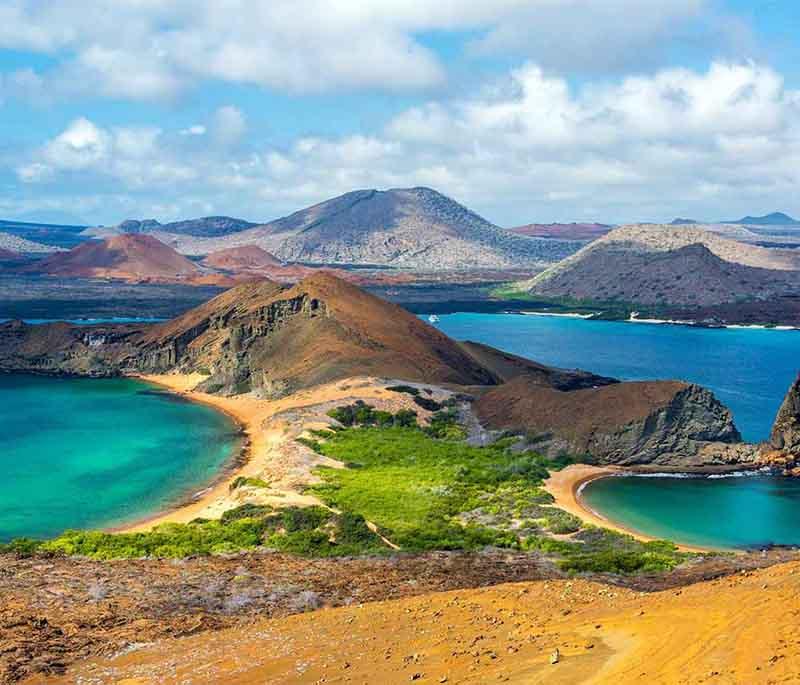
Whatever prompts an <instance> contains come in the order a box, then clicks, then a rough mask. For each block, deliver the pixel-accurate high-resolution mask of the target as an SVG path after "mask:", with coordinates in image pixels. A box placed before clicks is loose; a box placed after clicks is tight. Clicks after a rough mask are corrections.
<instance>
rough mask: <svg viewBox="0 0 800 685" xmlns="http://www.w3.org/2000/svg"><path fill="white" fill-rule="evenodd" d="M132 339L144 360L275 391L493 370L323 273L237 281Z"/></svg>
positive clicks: (475, 380) (230, 384) (227, 388)
mask: <svg viewBox="0 0 800 685" xmlns="http://www.w3.org/2000/svg"><path fill="white" fill-rule="evenodd" d="M140 345H142V346H143V347H144V349H145V351H144V355H145V357H146V358H147V359H148V363H147V366H148V368H151V369H157V370H166V369H174V368H177V369H179V370H182V371H197V370H198V369H201V368H205V369H208V371H209V372H210V373H211V377H210V378H209V379H208V380H207V381H206V382H205V385H204V387H205V388H206V389H208V390H211V391H216V392H223V393H233V392H237V391H238V392H241V391H246V390H251V389H254V390H258V391H259V392H261V393H262V394H265V395H270V396H271V395H281V394H285V393H287V392H289V391H291V390H293V389H295V388H298V387H307V386H311V385H316V384H318V383H323V382H326V381H330V380H334V379H337V378H347V377H349V376H357V375H365V374H366V375H378V376H384V377H390V378H393V377H396V378H402V379H406V380H418V381H428V382H431V383H455V384H461V385H472V384H478V385H480V384H486V383H492V382H494V379H493V377H492V375H491V374H490V373H489V372H488V371H487V370H485V369H483V368H482V367H481V366H480V365H479V364H477V363H476V362H475V361H474V360H473V359H472V358H471V357H469V356H468V355H467V354H466V353H465V352H463V351H462V350H461V349H460V348H459V347H458V345H457V344H456V343H455V342H454V341H452V340H450V339H449V338H448V337H447V336H445V335H444V334H443V333H441V332H439V331H438V330H437V329H436V328H434V327H432V326H429V325H428V324H426V323H424V322H423V321H421V320H420V319H419V318H418V317H416V316H414V315H412V314H410V313H408V312H407V311H406V310H404V309H402V308H401V307H398V306H397V305H393V304H390V303H389V302H385V301H384V300H381V299H379V298H377V297H375V296H373V295H370V294H368V293H366V292H365V291H363V290H361V289H360V288H358V287H356V286H354V285H352V284H350V283H347V282H346V281H343V280H341V279H339V278H337V277H335V276H333V275H331V274H327V273H323V272H320V273H317V274H315V275H313V276H311V277H309V278H306V279H305V280H303V281H302V282H300V283H298V284H297V285H295V286H293V287H291V288H288V289H283V288H281V287H280V286H279V285H277V284H275V283H272V282H270V281H262V282H259V283H250V284H245V285H242V286H239V287H236V288H234V289H232V290H229V291H227V292H225V293H223V294H221V295H219V296H218V297H216V298H214V299H213V300H211V301H209V302H207V303H206V304H205V305H203V306H201V307H198V308H197V309H193V310H191V311H189V312H187V313H186V314H185V315H183V316H181V317H178V318H177V319H175V320H173V321H170V322H168V323H165V324H161V325H157V326H154V327H153V328H151V329H150V330H149V331H147V333H146V334H145V335H144V336H143V338H142V340H141V342H140Z"/></svg>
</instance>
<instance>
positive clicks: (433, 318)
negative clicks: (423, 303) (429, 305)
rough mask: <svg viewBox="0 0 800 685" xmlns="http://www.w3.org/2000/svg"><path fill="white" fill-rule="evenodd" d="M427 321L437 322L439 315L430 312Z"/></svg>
mask: <svg viewBox="0 0 800 685" xmlns="http://www.w3.org/2000/svg"><path fill="white" fill-rule="evenodd" d="M428 321H430V322H431V323H439V317H438V316H436V314H431V315H430V316H429V317H428Z"/></svg>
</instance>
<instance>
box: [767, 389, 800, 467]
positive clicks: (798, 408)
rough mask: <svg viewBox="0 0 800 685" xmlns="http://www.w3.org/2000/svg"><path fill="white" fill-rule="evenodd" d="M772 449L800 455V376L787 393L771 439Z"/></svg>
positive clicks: (773, 427)
mask: <svg viewBox="0 0 800 685" xmlns="http://www.w3.org/2000/svg"><path fill="white" fill-rule="evenodd" d="M769 445H770V447H771V448H772V449H774V450H776V451H779V452H784V453H788V454H790V455H793V456H795V457H800V376H798V377H797V379H796V380H795V382H794V383H792V385H791V387H790V388H789V392H787V393H786V397H785V399H784V400H783V404H782V405H781V408H780V410H779V411H778V416H777V418H776V419H775V424H774V425H773V426H772V433H771V435H770V439H769Z"/></svg>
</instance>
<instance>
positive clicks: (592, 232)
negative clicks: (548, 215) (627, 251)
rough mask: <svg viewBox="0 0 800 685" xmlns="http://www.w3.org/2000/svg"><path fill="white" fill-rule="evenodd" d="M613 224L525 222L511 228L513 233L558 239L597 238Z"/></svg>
mask: <svg viewBox="0 0 800 685" xmlns="http://www.w3.org/2000/svg"><path fill="white" fill-rule="evenodd" d="M612 228H614V227H613V226H609V225H608V224H593V223H588V224H579V223H571V224H525V225H524V226H517V227H515V228H510V229H509V230H510V231H511V232H512V233H518V234H519V235H527V236H530V237H532V238H555V239H558V240H596V239H597V238H600V237H602V236H604V235H605V234H606V233H608V232H609V231H610V230H611V229H612Z"/></svg>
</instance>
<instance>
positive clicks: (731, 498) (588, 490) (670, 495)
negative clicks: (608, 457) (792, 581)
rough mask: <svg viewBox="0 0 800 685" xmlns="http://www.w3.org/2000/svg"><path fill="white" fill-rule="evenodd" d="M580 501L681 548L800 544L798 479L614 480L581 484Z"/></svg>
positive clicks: (604, 514) (631, 478)
mask: <svg viewBox="0 0 800 685" xmlns="http://www.w3.org/2000/svg"><path fill="white" fill-rule="evenodd" d="M582 496H583V500H584V502H585V503H586V504H587V505H588V506H589V507H591V508H592V509H593V510H594V511H596V512H598V513H600V514H602V515H603V516H605V517H607V518H609V519H611V520H613V521H616V522H619V523H621V524H623V525H624V526H626V527H627V528H630V529H632V530H637V531H639V532H642V533H646V534H648V535H652V536H655V537H660V538H668V539H671V540H675V541H677V542H683V543H685V544H692V545H699V546H712V547H725V548H763V547H766V546H769V545H800V479H797V478H778V477H771V476H743V477H738V478H737V477H727V478H665V477H658V478H654V477H649V478H647V477H633V476H625V477H614V478H603V479H601V480H597V481H593V482H591V483H589V484H588V485H586V487H585V488H584V489H583V492H582Z"/></svg>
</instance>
